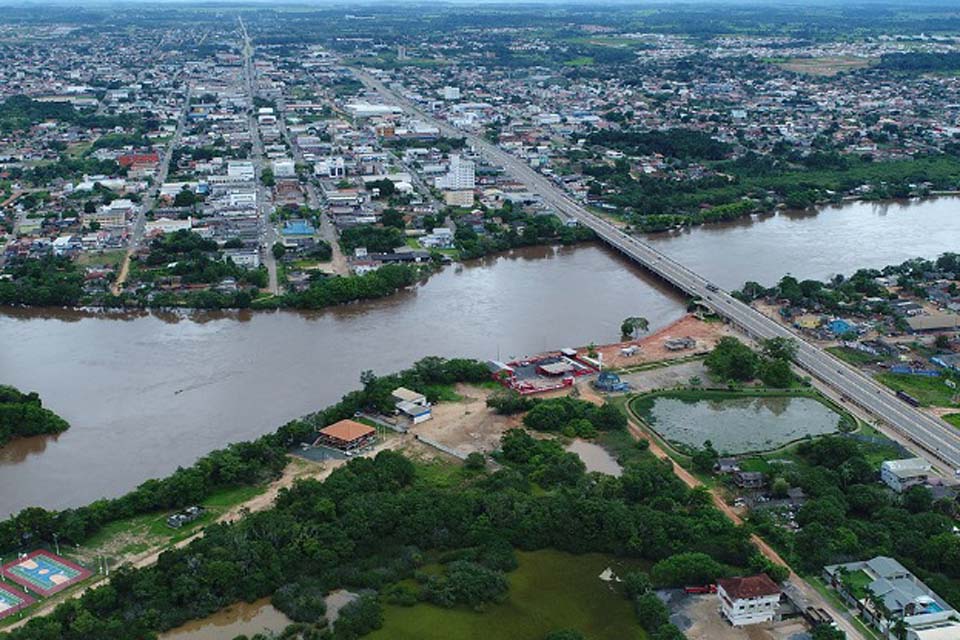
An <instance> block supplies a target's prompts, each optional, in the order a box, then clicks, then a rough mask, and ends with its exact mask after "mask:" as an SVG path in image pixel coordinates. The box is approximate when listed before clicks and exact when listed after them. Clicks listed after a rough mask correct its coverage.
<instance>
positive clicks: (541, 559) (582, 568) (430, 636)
mask: <svg viewBox="0 0 960 640" xmlns="http://www.w3.org/2000/svg"><path fill="white" fill-rule="evenodd" d="M517 559H518V560H519V562H520V566H519V568H517V569H516V570H515V571H512V572H510V573H509V574H508V575H507V578H508V580H509V581H510V591H509V594H508V598H507V601H506V602H504V603H502V604H495V605H490V607H489V608H488V609H487V610H486V611H483V612H477V611H473V610H472V609H468V608H466V607H457V608H452V609H444V608H442V607H438V606H435V605H432V604H418V605H415V606H413V607H401V606H396V605H388V606H386V607H385V619H384V625H383V628H381V629H380V630H379V631H375V632H374V633H372V634H370V635H369V636H367V637H366V638H367V640H388V639H389V640H448V639H449V638H457V639H458V640H542V638H543V637H544V636H545V635H547V634H548V633H549V632H551V631H554V630H557V629H576V630H578V631H580V632H581V633H582V634H583V635H584V636H585V637H587V638H590V639H591V640H644V639H645V638H646V637H647V636H646V634H645V633H644V632H643V630H642V629H641V628H640V625H639V624H638V623H637V619H636V616H635V615H634V612H633V608H632V606H631V605H630V602H629V600H627V598H625V597H624V595H623V593H622V587H621V586H620V584H619V583H618V582H617V581H616V579H615V578H613V577H612V576H610V575H609V572H608V571H607V570H608V569H609V570H611V571H612V573H613V574H614V575H615V576H622V575H624V574H625V573H627V572H629V571H632V570H638V569H645V568H648V566H647V565H646V564H644V563H643V562H641V561H638V560H630V559H623V558H615V557H613V556H607V555H603V554H599V553H587V554H583V555H572V554H569V553H563V552H560V551H553V550H542V551H533V552H523V551H520V552H517Z"/></svg>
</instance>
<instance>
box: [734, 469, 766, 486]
mask: <svg viewBox="0 0 960 640" xmlns="http://www.w3.org/2000/svg"><path fill="white" fill-rule="evenodd" d="M733 482H734V484H736V485H737V486H738V487H740V488H741V489H760V488H761V487H763V485H765V484H766V477H765V476H764V475H763V474H762V473H761V472H759V471H739V470H738V471H734V472H733Z"/></svg>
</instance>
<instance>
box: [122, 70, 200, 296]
mask: <svg viewBox="0 0 960 640" xmlns="http://www.w3.org/2000/svg"><path fill="white" fill-rule="evenodd" d="M191 92H192V87H190V86H189V85H188V86H187V97H186V98H185V99H184V102H183V110H182V111H181V112H180V118H179V119H178V120H177V128H176V131H174V134H173V137H172V138H170V141H169V142H167V148H166V149H165V150H164V152H163V158H162V159H161V161H160V169H159V170H158V171H157V176H156V178H154V181H153V185H152V186H151V187H150V191H149V192H148V194H147V196H146V197H145V198H144V199H143V201H142V202H141V203H140V208H139V210H138V212H137V215H136V217H135V218H134V221H133V231H132V233H131V235H130V242H129V243H128V244H127V253H126V255H124V257H123V262H122V263H121V264H120V270H119V271H118V272H117V280H116V282H114V283H113V287H111V290H112V292H113V295H119V294H120V291H121V290H122V289H123V284H124V283H125V282H126V281H127V276H128V275H130V259H131V258H132V257H133V254H134V253H136V252H137V249H139V248H140V243H141V242H143V233H144V230H145V229H146V225H147V212H148V211H150V210H151V209H153V206H154V204H156V201H157V198H158V197H159V193H160V187H161V186H162V185H163V183H164V182H166V181H167V174H169V172H170V161H171V159H172V158H173V150H174V149H176V148H177V145H179V144H180V138H181V137H182V136H183V129H184V127H185V126H186V123H187V114H188V113H189V111H190V96H191Z"/></svg>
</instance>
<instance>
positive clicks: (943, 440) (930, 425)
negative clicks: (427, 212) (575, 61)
mask: <svg viewBox="0 0 960 640" xmlns="http://www.w3.org/2000/svg"><path fill="white" fill-rule="evenodd" d="M353 71H354V73H355V74H356V76H357V78H358V79H360V80H361V81H362V82H363V83H364V84H365V85H367V87H369V88H372V89H374V90H376V91H378V92H379V93H381V94H382V95H384V96H386V97H388V98H389V99H391V100H392V101H394V102H396V103H397V104H399V105H400V106H402V107H404V108H406V109H409V110H411V111H413V112H415V113H416V114H417V116H418V117H420V118H422V119H424V120H426V121H429V122H432V123H433V124H435V125H436V126H438V127H440V129H441V131H442V132H443V133H444V134H445V135H450V136H465V137H466V138H467V141H468V142H469V143H470V144H471V145H472V146H473V147H474V149H476V150H478V151H479V152H481V153H483V154H484V155H485V156H486V157H487V159H488V160H490V161H492V162H494V163H497V164H500V165H502V166H503V167H504V168H505V169H506V170H507V171H509V172H510V173H511V174H512V175H513V176H514V177H515V178H517V179H518V180H520V181H521V182H523V183H524V184H526V186H527V188H529V189H530V190H531V191H534V192H535V193H537V194H539V195H540V197H541V198H543V201H544V202H545V203H546V204H548V205H550V206H551V207H553V208H554V209H556V211H557V212H558V214H559V215H561V216H564V217H567V218H574V219H576V220H578V221H579V222H580V223H581V224H583V225H584V226H587V227H589V228H591V229H593V230H594V231H595V232H596V234H597V236H599V237H600V238H601V239H602V240H603V241H605V242H606V243H607V244H609V245H610V246H611V247H613V248H615V249H617V250H618V251H620V252H621V253H623V254H624V255H626V256H627V257H629V258H631V259H632V260H634V261H636V262H638V263H640V264H641V265H642V266H644V267H645V268H647V269H648V270H650V271H652V272H653V273H655V274H657V275H659V276H660V277H661V278H663V279H664V280H666V281H667V282H670V283H671V284H673V285H674V286H675V287H677V288H678V289H680V290H682V291H685V292H686V293H688V294H690V295H693V296H696V297H698V298H700V299H701V300H703V302H704V304H706V305H707V306H708V307H710V308H711V309H713V310H714V311H716V312H717V313H718V314H719V315H721V316H722V317H725V318H727V319H728V320H730V321H731V322H732V323H734V324H736V325H737V326H739V327H740V328H741V329H743V330H744V331H745V332H746V333H747V334H749V335H751V336H753V337H754V338H758V339H766V338H774V337H784V338H790V339H792V340H793V341H794V342H795V343H796V345H797V357H796V362H797V364H798V365H799V366H800V367H801V368H803V369H804V370H806V371H807V372H808V373H809V374H810V375H812V376H814V377H816V378H818V379H819V380H821V381H822V382H824V383H825V384H827V385H829V386H830V387H832V388H833V389H835V390H836V391H837V392H838V393H839V394H840V395H841V398H845V399H846V402H849V403H853V404H856V405H858V406H859V407H861V408H863V409H865V410H866V411H868V412H869V413H870V414H872V415H873V416H875V417H876V418H878V419H879V420H880V424H881V427H882V428H886V429H892V430H894V431H896V432H897V433H898V434H899V435H900V436H901V437H903V438H906V439H907V440H908V441H909V442H911V443H912V444H913V445H914V447H915V448H917V449H919V452H920V453H922V455H923V456H924V457H925V458H926V459H927V460H929V461H930V462H931V463H932V464H934V465H935V466H937V467H938V468H939V469H941V470H942V471H944V472H945V473H947V474H949V475H953V474H954V473H956V472H957V471H958V470H960V433H958V432H957V430H955V429H954V428H953V427H951V426H950V425H948V424H946V423H945V422H943V421H942V420H940V419H938V418H935V417H933V416H930V415H928V414H926V413H923V412H922V411H919V410H917V409H915V408H914V407H911V406H909V405H907V404H906V403H904V402H903V401H902V400H900V399H898V398H897V397H896V396H895V395H894V394H893V393H892V392H891V391H890V390H889V389H887V388H886V387H883V386H881V385H880V384H878V383H877V382H875V381H874V380H873V379H872V378H870V377H868V376H866V375H864V374H863V373H861V372H860V371H858V370H857V369H855V368H853V367H851V366H849V365H847V364H846V363H844V362H843V361H841V360H839V359H838V358H836V357H834V356H832V355H831V354H829V353H827V352H826V351H823V350H822V349H820V348H818V347H816V346H814V345H813V344H811V343H809V342H807V341H806V340H804V339H803V338H802V337H801V336H800V335H799V334H797V333H795V332H793V331H792V330H790V329H788V328H787V327H784V326H783V325H781V324H780V323H778V322H776V321H775V320H772V319H771V318H768V317H766V316H765V315H763V314H762V313H760V312H759V311H757V310H756V309H754V308H753V307H751V306H750V305H747V304H744V303H742V302H740V301H739V300H737V299H736V298H734V297H732V296H731V295H730V294H729V293H728V292H726V291H723V290H721V289H719V288H718V287H716V286H715V285H713V284H712V283H710V282H709V281H708V280H707V279H706V278H704V277H703V276H700V275H698V274H696V273H694V272H693V271H691V270H690V269H688V268H687V267H685V266H684V265H682V264H680V263H679V262H677V261H676V260H673V259H672V258H670V257H669V256H667V255H666V254H664V253H661V252H660V251H657V250H656V249H654V248H653V247H651V246H650V245H648V244H646V243H645V242H643V241H641V240H639V239H637V238H635V237H633V236H631V235H628V234H626V233H624V232H623V231H622V230H621V229H619V228H618V227H616V226H614V225H613V224H611V223H610V222H608V221H606V220H604V219H602V218H600V217H599V216H597V215H595V214H593V213H591V212H590V211H588V210H587V209H586V208H584V207H583V206H582V205H581V204H580V203H578V202H576V201H574V200H573V199H572V198H571V197H570V196H568V195H567V194H566V192H564V191H563V190H562V189H561V188H560V187H559V186H558V185H556V184H554V183H553V182H551V181H550V180H549V179H548V178H546V177H545V176H543V175H542V174H540V173H538V172H536V171H535V170H533V169H532V168H531V167H530V166H529V165H528V164H526V163H525V162H524V161H523V160H521V159H520V158H517V157H516V156H513V155H511V154H509V153H507V152H506V151H504V150H503V149H500V148H499V147H497V146H494V145H493V144H491V143H490V142H488V141H487V140H484V139H483V138H480V137H479V136H476V135H473V134H471V133H469V132H465V131H462V130H460V129H456V128H454V127H452V126H450V125H449V124H448V123H446V122H443V121H440V120H438V119H437V118H435V117H433V116H432V115H430V114H428V113H426V112H424V111H423V110H422V109H420V108H419V107H418V106H417V105H416V104H414V103H412V102H411V101H410V100H407V99H406V98H404V97H402V96H400V95H398V94H397V93H396V92H394V91H392V90H390V89H389V88H387V87H386V86H385V85H384V84H383V83H382V82H381V81H380V80H379V79H377V78H375V77H373V76H372V75H370V74H369V73H366V72H364V71H362V70H357V69H354V70H353Z"/></svg>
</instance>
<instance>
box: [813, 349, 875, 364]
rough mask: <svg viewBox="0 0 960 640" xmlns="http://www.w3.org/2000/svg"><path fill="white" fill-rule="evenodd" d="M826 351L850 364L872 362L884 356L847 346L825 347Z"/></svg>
mask: <svg viewBox="0 0 960 640" xmlns="http://www.w3.org/2000/svg"><path fill="white" fill-rule="evenodd" d="M827 351H829V352H830V353H832V354H833V355H835V356H837V357H838V358H840V359H841V360H843V361H844V362H848V363H850V364H852V365H864V364H873V363H875V362H883V361H884V358H881V357H880V356H875V355H871V354H869V353H867V352H866V351H860V350H859V349H850V348H848V347H827Z"/></svg>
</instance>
